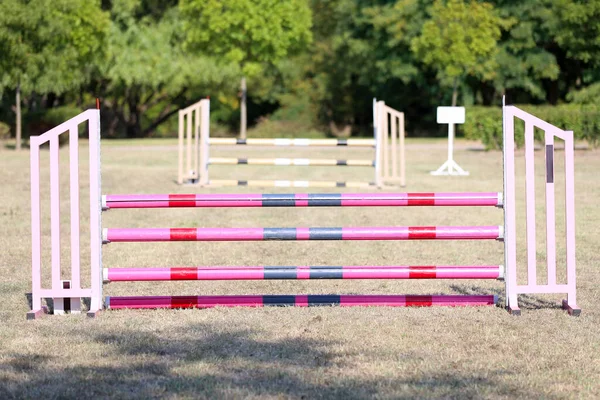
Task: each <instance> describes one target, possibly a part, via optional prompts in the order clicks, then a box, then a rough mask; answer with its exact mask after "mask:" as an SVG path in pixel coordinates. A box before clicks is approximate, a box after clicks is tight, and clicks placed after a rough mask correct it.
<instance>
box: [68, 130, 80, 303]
mask: <svg viewBox="0 0 600 400" xmlns="http://www.w3.org/2000/svg"><path fill="white" fill-rule="evenodd" d="M69 167H70V177H69V183H70V185H71V187H70V190H69V194H70V196H71V197H70V200H71V288H73V289H81V273H80V270H81V262H80V252H79V129H78V127H77V126H72V127H71V128H70V129H69ZM80 311H81V299H80V298H79V297H77V298H73V299H71V312H72V313H79V312H80Z"/></svg>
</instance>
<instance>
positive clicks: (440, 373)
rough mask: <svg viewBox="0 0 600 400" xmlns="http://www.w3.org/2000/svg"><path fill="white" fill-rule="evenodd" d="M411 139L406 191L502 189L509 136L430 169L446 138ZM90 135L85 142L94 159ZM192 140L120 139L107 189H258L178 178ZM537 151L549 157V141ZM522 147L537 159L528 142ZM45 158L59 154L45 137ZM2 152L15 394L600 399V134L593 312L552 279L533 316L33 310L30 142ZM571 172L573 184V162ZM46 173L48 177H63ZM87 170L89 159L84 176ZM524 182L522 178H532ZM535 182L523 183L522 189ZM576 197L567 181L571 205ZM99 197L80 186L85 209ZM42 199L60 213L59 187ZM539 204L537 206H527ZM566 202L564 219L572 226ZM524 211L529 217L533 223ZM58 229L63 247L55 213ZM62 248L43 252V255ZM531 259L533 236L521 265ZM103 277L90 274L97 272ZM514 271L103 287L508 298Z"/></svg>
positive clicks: (212, 221) (265, 222) (393, 245)
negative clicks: (440, 172) (496, 277)
mask: <svg viewBox="0 0 600 400" xmlns="http://www.w3.org/2000/svg"><path fill="white" fill-rule="evenodd" d="M408 146H409V147H408V162H407V164H408V169H407V180H408V186H407V187H406V190H407V191H413V192H414V191H422V192H431V191H438V192H439V191H501V190H502V189H501V188H502V160H501V153H499V152H483V151H480V150H478V149H477V148H472V147H471V144H469V143H459V145H458V146H457V148H458V149H457V151H456V154H455V158H456V160H457V161H458V163H459V164H460V165H461V166H462V167H463V168H464V169H466V170H468V171H470V172H471V175H470V176H469V177H453V178H443V177H432V176H430V175H429V173H428V172H429V171H430V170H434V169H436V168H437V167H438V166H439V165H440V164H441V163H442V162H443V161H444V160H445V153H446V149H445V142H444V141H424V140H419V141H410V140H409V141H408ZM86 150H87V146H85V144H84V145H83V146H82V149H81V157H82V161H83V162H84V164H85V163H86V162H87V161H86V159H85V154H86V153H85V151H86ZM275 151H277V153H276V152H275ZM369 153H370V152H369V150H366V149H348V148H344V149H336V148H332V149H322V150H319V149H312V148H311V149H301V150H294V151H293V153H292V151H291V150H290V152H289V153H287V154H286V155H284V154H282V153H281V149H272V148H245V149H242V150H241V152H239V153H238V149H233V148H224V149H223V150H222V151H221V152H220V153H219V152H217V153H215V155H216V156H225V155H228V156H237V155H239V156H240V157H242V156H248V157H252V156H255V157H256V156H261V157H274V156H279V157H285V156H293V157H305V156H311V157H314V158H327V157H337V158H365V157H369V155H370V154H369ZM176 155H177V153H176V148H175V146H174V142H169V141H151V142H143V141H141V142H118V141H114V142H106V144H105V145H104V146H103V148H102V161H103V166H102V179H103V182H102V183H103V193H112V194H119V193H120V194H125V193H173V192H180V193H185V192H194V191H203V192H212V193H217V192H252V191H255V190H253V189H251V188H223V189H200V188H197V187H179V186H177V185H176V184H175V182H174V181H175V178H176V173H177V169H176V161H177V160H176ZM536 156H537V161H538V163H539V164H538V165H539V166H540V167H542V165H543V153H542V152H541V151H540V152H538V154H536ZM557 158H558V159H559V160H560V159H561V158H562V157H561V154H559V156H558V157H557ZM67 160H68V151H67V150H66V149H63V150H62V152H61V162H62V163H63V165H62V166H63V167H65V168H64V169H63V171H62V173H63V175H61V177H64V178H62V180H61V188H62V189H61V196H62V198H63V199H64V201H65V203H64V208H63V213H64V214H65V215H66V213H67V210H68V179H67V177H68V174H67V173H66V172H67V169H66V161H67ZM518 162H519V168H518V171H522V169H523V168H522V167H523V165H522V164H523V157H522V154H519V157H518ZM559 164H560V163H559ZM42 165H45V166H47V165H48V154H47V152H46V151H43V152H42ZM0 167H1V168H0V171H1V173H0V188H1V189H2V190H1V191H0V248H1V252H0V272H1V273H2V278H1V279H0V293H2V301H1V302H0V399H11V398H44V399H52V398H57V399H58V398H86V397H88V398H140V399H146V398H240V397H243V398H267V399H281V398H293V399H313V398H339V399H353V398H357V399H361V398H386V399H389V398H395V399H397V398H460V399H468V398H532V399H533V398H535V399H539V398H549V399H559V398H590V399H592V398H600V305H599V304H598V303H597V301H599V298H600V278H599V276H600V275H599V274H598V268H599V264H600V256H599V254H600V252H599V249H600V246H599V244H598V243H600V228H599V227H600V211H599V210H598V206H597V201H598V200H597V199H598V198H600V179H599V178H598V171H599V170H600V151H598V150H588V151H577V152H576V207H577V262H578V265H577V270H578V271H577V272H578V304H579V306H580V307H581V308H582V309H583V312H582V315H581V317H579V318H573V317H569V316H568V315H567V314H566V312H563V311H561V310H560V308H559V300H560V299H561V298H562V296H560V295H548V296H537V295H536V296H522V297H521V298H520V305H521V308H522V310H523V315H522V316H521V317H512V316H510V315H509V314H508V313H507V312H506V311H504V310H503V309H502V308H499V307H485V308H333V307H319V308H264V309H262V308H261V309H247V308H245V309H242V308H238V309H225V308H217V309H210V310H160V311H154V310H149V311H124V310H122V311H108V312H105V313H103V314H101V316H100V317H99V318H97V319H94V320H92V319H87V318H86V317H85V315H70V316H65V317H58V316H56V317H53V316H47V317H45V318H42V319H41V320H36V321H26V320H25V313H26V312H27V311H28V302H27V297H26V293H27V292H29V291H30V290H31V289H30V279H31V271H30V263H31V254H30V251H31V248H30V214H29V210H30V205H29V154H28V152H27V151H22V152H21V153H15V152H14V151H7V150H4V149H2V150H0ZM82 171H83V170H82ZM211 171H212V173H213V177H214V178H215V179H217V178H222V179H232V178H235V179H269V178H277V177H278V178H280V179H306V180H313V179H327V180H330V179H334V180H354V181H357V180H372V169H367V168H351V167H345V168H339V167H338V168H327V167H323V168H315V167H311V168H306V167H286V168H271V167H266V168H265V167H262V168H261V167H251V166H239V167H227V166H218V167H214V168H211ZM234 171H237V172H235V174H232V172H234ZM538 171H539V173H538V175H537V176H538V177H539V179H537V188H536V189H537V193H538V195H539V200H540V203H539V208H538V210H539V211H538V222H539V228H538V236H539V238H538V246H537V248H538V261H539V265H538V270H539V271H540V274H539V275H540V276H543V272H544V266H543V261H544V257H545V240H544V237H545V232H544V229H543V225H542V222H543V220H542V218H543V217H544V215H543V213H542V210H543V209H542V203H543V198H544V195H543V193H544V192H543V190H544V184H543V180H542V175H541V171H542V169H541V168H540V169H538ZM47 172H48V171H45V175H44V176H45V177H46V178H47V176H48V174H47ZM82 174H83V172H82ZM556 174H557V179H556V182H557V186H558V187H560V186H561V183H563V180H562V175H561V174H562V170H561V166H560V165H559V166H557V172H556ZM46 178H44V179H46ZM43 182H44V193H46V194H47V193H48V180H47V179H46V180H43ZM87 182H88V180H87V177H86V176H85V174H83V175H82V177H81V185H82V186H85V184H87ZM518 182H519V184H522V179H519V180H518ZM342 190H343V189H342ZM346 191H348V190H346ZM266 192H273V190H272V189H269V190H266ZM277 192H288V193H291V192H293V190H292V189H289V190H286V189H280V190H277ZM523 192H524V191H523V190H520V191H519V192H518V195H519V204H520V205H522V202H523ZM557 193H560V190H559V192H557ZM562 205H563V199H562V196H561V195H559V196H558V197H557V210H561V206H562ZM86 207H87V203H86V201H85V196H82V210H85V209H86ZM43 214H44V216H47V215H48V205H47V204H46V205H44V207H43ZM523 215H524V214H523V212H522V210H521V212H520V213H519V214H518V216H519V218H522V217H523ZM561 215H562V214H561V213H559V217H558V218H557V221H558V223H557V225H558V231H559V232H561V231H562V230H563V229H564V222H563V221H562V217H561ZM494 224H498V225H500V224H502V212H501V210H498V209H495V208H470V209H464V208H416V207H413V208H396V209H393V208H368V209H367V208H353V209H351V208H344V209H314V208H312V209H273V208H270V209H176V210H111V211H109V212H108V213H106V214H104V215H103V225H104V226H105V227H252V226H255V227H263V226H264V227H291V226H324V227H325V226H378V225H494ZM522 228H523V224H520V225H519V231H520V236H521V238H523V237H524V232H523V229H522ZM61 229H62V235H63V239H62V240H63V241H62V243H63V245H64V247H65V248H64V252H63V258H64V260H66V261H67V262H68V260H69V251H68V248H67V244H68V235H69V224H68V220H64V221H63V223H62V227H61ZM43 235H44V245H45V246H46V247H47V245H48V241H49V240H48V239H49V225H48V224H47V223H45V224H44V226H43ZM86 240H88V239H87V227H84V233H83V236H82V245H88V244H89V242H87V241H86ZM558 246H559V252H558V256H559V257H558V261H559V266H560V265H561V260H564V243H563V241H562V240H561V239H560V238H559V239H558ZM103 251H104V257H103V260H104V266H105V267H109V266H110V267H134V266H157V267H158V266H194V265H207V266H210V265H238V266H242V265H361V264H365V265H369V264H370V265H393V264H412V265H419V264H421V265H433V264H457V265H460V264H474V265H476V264H500V263H502V262H503V259H502V254H503V252H502V245H501V244H500V243H497V242H426V241H423V242H418V241H415V242H284V243H277V242H266V243H265V242H262V243H261V242H246V243H154V244H153V243H146V244H143V243H140V244H137V243H136V244H126V243H112V244H109V245H108V246H105V247H104V249H103ZM46 253H47V252H46ZM48 258H49V257H48V255H47V254H45V258H44V261H45V263H47V262H48ZM82 259H83V260H84V261H85V260H88V259H89V253H88V252H85V251H84V253H83V254H82ZM524 260H525V253H524V248H523V246H521V248H520V249H519V261H520V262H521V269H523V268H522V262H523V261H524ZM561 272H562V271H561ZM563 275H564V274H563ZM539 279H541V280H540V282H542V281H543V279H542V278H539ZM88 280H89V274H88V275H87V279H84V281H88ZM503 288H504V286H503V282H497V281H466V280H459V281H427V280H419V281H414V280H413V281H387V280H381V281H379V280H373V281H350V280H349V281H340V280H337V281H334V280H324V281H246V282H243V281H242V282H165V283H162V282H161V283H148V282H139V283H113V284H110V285H108V286H106V287H105V295H150V294H153V295H174V294H181V295H199V294H296V293H297V294H307V293H308V294H312V293H315V294H316V293H319V294H329V293H344V294H431V293H444V294H461V293H481V294H498V295H500V298H501V301H503V300H504V298H503Z"/></svg>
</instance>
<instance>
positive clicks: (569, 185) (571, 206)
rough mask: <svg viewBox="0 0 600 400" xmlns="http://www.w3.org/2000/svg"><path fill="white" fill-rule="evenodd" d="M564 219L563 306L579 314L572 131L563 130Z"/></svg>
mask: <svg viewBox="0 0 600 400" xmlns="http://www.w3.org/2000/svg"><path fill="white" fill-rule="evenodd" d="M564 140H565V219H566V221H565V222H566V224H565V225H566V236H567V237H566V245H567V286H568V287H567V299H566V300H563V308H564V309H566V310H567V311H568V312H569V314H571V315H579V314H580V313H581V310H580V309H579V307H578V306H577V297H576V292H577V290H576V273H575V263H576V261H575V167H574V164H575V157H574V154H573V153H574V147H575V144H574V142H573V132H572V131H566V132H565V137H564Z"/></svg>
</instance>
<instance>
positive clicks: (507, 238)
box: [502, 100, 520, 314]
mask: <svg viewBox="0 0 600 400" xmlns="http://www.w3.org/2000/svg"><path fill="white" fill-rule="evenodd" d="M503 101H504V100H503ZM502 108H503V116H502V122H503V127H504V135H503V136H504V138H503V146H502V147H503V150H502V151H503V159H504V265H505V266H506V276H505V290H506V307H507V309H508V310H509V312H510V313H511V314H520V310H519V305H518V300H517V242H516V234H517V232H516V226H515V224H516V214H515V201H516V199H515V132H514V125H515V120H514V113H513V107H512V106H506V105H503V107H502Z"/></svg>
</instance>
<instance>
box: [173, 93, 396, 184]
mask: <svg viewBox="0 0 600 400" xmlns="http://www.w3.org/2000/svg"><path fill="white" fill-rule="evenodd" d="M373 126H374V139H236V138H211V137H210V100H208V99H204V100H200V101H199V102H198V103H196V104H193V105H191V106H189V107H187V108H185V109H183V110H180V111H179V163H178V176H177V182H178V183H179V184H183V183H198V184H200V185H201V186H207V185H211V186H260V187H273V186H274V187H321V188H326V187H352V188H366V187H369V186H374V185H376V186H377V187H382V186H383V185H395V184H400V185H401V186H404V185H405V184H406V182H405V181H406V178H405V161H404V158H405V157H404V114H403V113H401V112H398V111H396V110H394V109H393V108H390V107H388V106H386V105H385V103H384V102H383V101H379V102H377V101H376V100H375V99H373ZM222 145H224V146H282V147H298V146H300V147H306V146H311V147H313V146H315V147H318V146H321V147H336V146H346V147H374V148H375V159H374V160H360V159H359V160H338V159H309V158H231V157H210V147H212V146H222ZM210 165H273V166H331V167H336V166H337V167H339V166H353V167H371V168H374V169H375V181H374V182H332V181H329V182H328V181H312V182H311V181H289V180H254V181H245V180H236V179H229V180H224V179H220V180H215V179H210V178H209V172H208V168H209V166H210Z"/></svg>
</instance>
